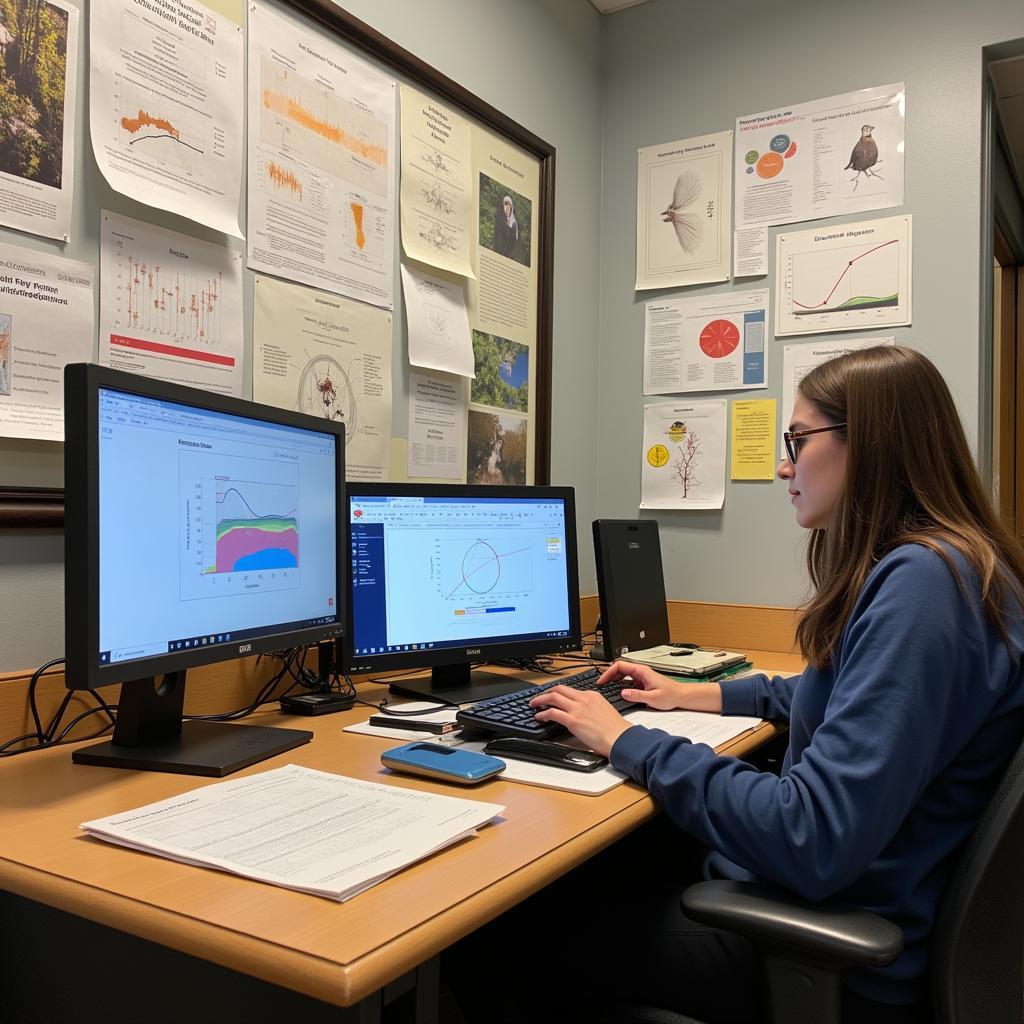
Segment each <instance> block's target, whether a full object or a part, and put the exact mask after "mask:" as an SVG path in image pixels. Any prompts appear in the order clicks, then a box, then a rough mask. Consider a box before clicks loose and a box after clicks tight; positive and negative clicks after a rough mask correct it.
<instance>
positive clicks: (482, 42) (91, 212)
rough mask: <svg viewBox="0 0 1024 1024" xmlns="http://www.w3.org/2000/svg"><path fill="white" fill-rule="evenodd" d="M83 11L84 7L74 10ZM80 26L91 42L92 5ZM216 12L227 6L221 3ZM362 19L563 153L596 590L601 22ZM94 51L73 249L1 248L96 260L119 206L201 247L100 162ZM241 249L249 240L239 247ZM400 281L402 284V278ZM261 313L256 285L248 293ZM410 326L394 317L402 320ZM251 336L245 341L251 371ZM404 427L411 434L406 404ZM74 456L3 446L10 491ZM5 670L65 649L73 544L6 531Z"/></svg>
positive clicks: (560, 375) (463, 6) (422, 4)
mask: <svg viewBox="0 0 1024 1024" xmlns="http://www.w3.org/2000/svg"><path fill="white" fill-rule="evenodd" d="M71 2H72V3H80V0H71ZM80 5H81V6H82V9H83V18H82V23H81V28H80V33H81V37H82V39H83V40H87V36H88V32H87V26H86V24H85V22H86V20H87V19H86V11H85V7H86V5H85V4H80ZM218 6H219V5H218ZM341 6H343V7H346V9H348V10H349V11H350V12H351V13H352V14H354V15H355V16H356V17H358V18H361V19H362V20H364V21H366V22H368V23H369V24H370V25H372V26H373V27H374V28H376V29H377V30H378V31H380V32H382V33H383V34H384V35H387V36H390V37H391V38H392V39H394V40H395V41H396V42H397V43H399V44H400V45H401V46H403V47H405V48H406V49H408V50H410V51H412V52H413V53H415V54H416V55H417V56H419V57H420V58H422V59H423V60H426V61H428V62H429V63H431V64H433V65H434V66H435V67H437V68H438V69H440V70H441V71H442V72H443V73H444V74H446V75H448V76H449V77H450V78H453V79H455V80H456V81H458V82H459V83H461V84H462V85H464V86H465V87H466V88H468V89H469V90H470V91H472V92H475V93H476V94H477V95H478V96H480V97H481V98H482V99H484V100H486V101H487V102H488V103H490V104H491V105H493V106H495V107H497V108H498V109H500V110H503V111H505V112H506V113H507V114H509V116H511V117H512V118H513V119H514V120H516V121H518V122H519V123H521V124H523V125H524V126H526V127H527V128H529V129H530V130H531V131H532V132H534V134H536V135H539V136H540V137H541V138H543V139H545V140H546V141H547V142H549V143H551V144H552V145H553V146H554V147H555V148H556V150H557V181H556V203H557V213H556V229H555V282H554V283H555V308H554V330H553V337H554V356H553V382H552V383H553V393H554V395H555V400H554V410H553V431H552V434H553V437H552V472H551V476H552V483H562V484H565V483H571V484H575V486H576V488H577V502H578V508H579V512H578V517H579V522H580V524H581V528H580V531H579V533H580V542H581V576H582V578H583V580H584V590H586V589H587V586H588V585H589V587H590V589H591V590H593V588H594V585H593V580H594V570H593V555H592V545H591V541H590V520H591V519H592V518H593V515H594V512H595V502H596V490H597V471H596V457H595V453H594V431H595V427H596V411H595V407H594V403H593V396H594V394H595V392H596V390H597V362H596V359H595V358H594V352H595V348H596V341H595V339H596V338H597V336H598V313H599V310H598V304H597V301H596V296H597V289H598V271H599V261H600V237H601V231H600V218H599V217H598V216H597V211H598V209H599V208H600V198H601V197H600V181H601V135H600V131H601V123H600V122H601V118H600V103H601V86H600V57H601V24H602V23H601V18H600V16H599V15H598V13H597V12H596V11H595V10H594V9H593V8H592V7H591V6H590V4H589V3H587V2H586V0H572V2H571V3H565V2H563V0H521V2H519V3H516V4H515V5H514V6H512V5H509V4H507V3H503V2H502V0H391V2H389V3H387V4H382V3H380V2H379V0H351V2H347V3H343V4H342V5H341ZM87 52H88V51H87V48H86V46H85V45H84V43H83V45H82V46H81V49H80V56H79V83H78V98H79V108H78V112H77V118H76V121H77V124H76V133H77V141H76V145H77V157H76V160H77V168H78V172H77V176H78V185H79V187H78V189H77V190H76V195H75V205H74V212H73V219H72V241H71V242H70V243H69V244H68V245H67V246H66V247H64V248H63V249H60V248H59V247H57V246H54V245H51V243H49V242H47V241H44V240H42V239H35V238H33V237H31V236H28V235H21V234H18V233H16V232H11V231H6V230H3V229H0V241H2V242H6V243H9V244H13V245H24V246H26V247H28V248H36V249H44V250H50V251H62V252H63V254H64V255H66V256H68V257H70V258H72V259H81V260H87V261H90V262H96V261H97V260H98V256H97V246H98V241H97V239H98V225H99V210H100V208H101V207H104V206H105V207H107V208H113V209H117V210H119V211H121V212H124V213H126V214H127V215H128V216H132V217H137V218H139V219H141V220H149V221H152V222H155V223H158V224H161V225H163V226H165V227H169V228H171V229H172V230H177V231H182V232H184V233H186V234H192V235H194V236H196V237H201V238H207V239H210V240H213V241H223V237H222V236H218V235H215V234H211V233H210V232H208V231H206V230H204V229H203V228H201V227H199V226H197V225H194V224H192V223H191V222H189V221H185V220H182V219H180V218H177V217H174V216H171V215H163V214H159V213H156V212H154V211H152V210H150V209H149V208H147V207H143V206H140V205H139V204H136V203H133V202H131V201H129V200H127V199H124V198H123V197H118V196H115V195H114V193H112V191H111V190H110V189H109V188H108V187H107V185H106V183H105V182H104V181H103V180H102V178H101V176H100V175H99V172H98V170H97V168H96V165H95V163H94V162H93V160H92V155H91V147H89V146H88V138H87V133H86V131H85V124H86V122H87V114H88V111H87V108H86V106H85V103H86V98H87V91H86V86H85V82H86V78H87V73H88V61H87V59H86V57H87ZM239 244H240V243H239ZM396 282H397V274H396ZM246 309H247V310H250V309H251V283H249V284H247V289H246ZM400 319H401V318H396V322H397V321H399V320H400ZM402 330H404V327H402V328H401V329H400V330H399V331H396V337H395V352H394V354H395V378H396V392H399V390H400V389H401V390H404V389H405V378H404V373H402V372H401V366H402V361H404V358H405V345H404V339H403V337H402V335H401V331H402ZM250 357H251V337H249V335H248V329H247V338H246V370H245V372H246V373H248V367H249V365H250V363H249V359H250ZM395 409H396V412H395V417H394V423H393V427H394V431H395V434H396V436H403V437H404V436H405V434H406V423H405V422H404V417H405V403H404V401H400V400H399V395H398V394H396V402H395ZM62 452H63V447H62V446H61V445H58V444H53V443H47V442H38V441H37V442H26V441H12V440H9V439H0V482H2V483H4V484H29V485H34V486H46V485H49V486H59V485H60V482H61V476H62ZM0 623H2V626H0V672H3V671H8V670H17V669H23V668H26V667H29V666H34V665H37V664H40V663H41V662H42V661H44V660H47V659H49V658H52V657H59V656H60V655H61V654H62V653H63V534H62V533H61V532H59V531H0Z"/></svg>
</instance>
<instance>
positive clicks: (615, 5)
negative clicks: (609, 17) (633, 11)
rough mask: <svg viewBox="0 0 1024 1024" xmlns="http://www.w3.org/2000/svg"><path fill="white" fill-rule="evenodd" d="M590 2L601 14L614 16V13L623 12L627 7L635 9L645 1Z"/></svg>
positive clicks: (605, 0) (611, 0)
mask: <svg viewBox="0 0 1024 1024" xmlns="http://www.w3.org/2000/svg"><path fill="white" fill-rule="evenodd" d="M590 2H591V3H592V4H593V5H594V6H595V7H596V8H597V9H598V10H599V11H600V12H601V13H602V14H614V13H615V12H616V11H621V10H625V8H627V7H636V5H637V4H645V3H647V0H590Z"/></svg>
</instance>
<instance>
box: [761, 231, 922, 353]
mask: <svg viewBox="0 0 1024 1024" xmlns="http://www.w3.org/2000/svg"><path fill="white" fill-rule="evenodd" d="M911 228H912V223H911V218H910V217H909V216H907V217H886V218H883V219H882V220H864V221H858V222H856V223H853V224H840V225H838V226H836V227H829V228H815V229H812V230H811V231H796V232H792V233H790V232H781V233H780V234H778V235H777V236H776V238H775V275H776V284H775V297H776V302H775V335H776V337H782V336H785V335H790V334H825V333H827V332H829V331H870V330H877V329H878V328H879V327H901V326H906V325H907V324H909V323H910V321H911V311H912V310H911V281H912V280H913V273H912V267H913V259H912V238H911Z"/></svg>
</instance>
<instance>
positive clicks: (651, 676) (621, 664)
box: [598, 661, 683, 711]
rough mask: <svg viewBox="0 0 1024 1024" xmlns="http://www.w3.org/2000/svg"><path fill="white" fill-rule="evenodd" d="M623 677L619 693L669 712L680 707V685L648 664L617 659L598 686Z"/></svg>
mask: <svg viewBox="0 0 1024 1024" xmlns="http://www.w3.org/2000/svg"><path fill="white" fill-rule="evenodd" d="M617 680H623V684H622V696H623V699H625V700H635V701H636V702H637V703H638V704H646V705H647V706H648V707H649V708H654V709H655V710H656V711H672V710H673V709H674V708H679V707H682V706H683V705H682V704H681V703H680V701H681V700H682V699H683V684H682V683H680V682H678V681H677V680H675V679H669V677H668V676H663V675H662V674H661V673H660V672H655V671H654V669H653V668H651V667H650V666H649V665H636V664H633V663H632V662H629V661H617V662H615V664H614V665H612V666H611V668H609V669H608V670H607V671H606V672H605V673H604V675H602V676H601V678H600V679H599V680H598V685H604V684H605V683H612V682H615V681H617Z"/></svg>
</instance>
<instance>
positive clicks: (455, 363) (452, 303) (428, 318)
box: [401, 263, 475, 377]
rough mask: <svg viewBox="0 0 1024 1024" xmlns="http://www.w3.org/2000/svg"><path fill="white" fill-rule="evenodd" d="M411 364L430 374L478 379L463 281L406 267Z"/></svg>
mask: <svg viewBox="0 0 1024 1024" xmlns="http://www.w3.org/2000/svg"><path fill="white" fill-rule="evenodd" d="M401 269H402V287H403V290H404V292H405V317H406V327H407V328H408V335H409V362H410V363H411V364H412V365H413V366H422V367H424V368H426V369H428V370H440V371H442V372H443V373H457V374H459V375H460V376H462V377H472V376H474V375H475V371H474V369H473V345H472V343H471V342H470V338H469V317H468V315H467V314H466V295H465V292H464V290H463V286H462V280H461V279H460V278H452V277H450V276H449V277H440V276H438V275H437V274H428V273H427V272H426V271H425V270H422V269H418V268H416V267H412V266H409V265H408V264H406V263H403V264H402V267H401Z"/></svg>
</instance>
